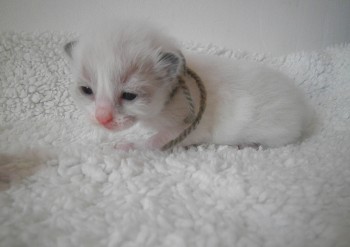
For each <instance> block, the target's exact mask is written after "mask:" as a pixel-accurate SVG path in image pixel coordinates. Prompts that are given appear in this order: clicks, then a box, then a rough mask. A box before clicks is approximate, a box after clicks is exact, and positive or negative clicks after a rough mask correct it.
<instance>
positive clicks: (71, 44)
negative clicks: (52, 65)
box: [64, 40, 77, 58]
mask: <svg viewBox="0 0 350 247" xmlns="http://www.w3.org/2000/svg"><path fill="white" fill-rule="evenodd" d="M76 44H77V41H76V40H73V41H70V42H68V43H67V44H65V45H64V51H65V52H66V54H67V55H68V56H69V57H70V58H73V57H72V51H73V48H74V46H75V45H76Z"/></svg>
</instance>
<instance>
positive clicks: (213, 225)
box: [0, 33, 350, 247]
mask: <svg viewBox="0 0 350 247" xmlns="http://www.w3.org/2000/svg"><path fill="white" fill-rule="evenodd" d="M73 36H74V35H68V34H58V33H41V34H34V33H29V34H28V33H27V34H25V33H2V34H1V35H0V181H1V191H0V246H4V247H8V246H152V247H153V246H176V247H180V246H236V247H240V246H242V247H243V246H247V247H253V246H266V247H270V246H273V247H282V246H283V247H287V246H290V247H313V246H314V247H316V246H317V247H328V246H329V247H331V246H339V247H340V246H341V247H348V246H350V45H342V46H337V47H331V48H328V49H325V50H323V51H318V52H301V53H295V54H290V55H288V56H284V57H271V56H268V55H259V54H250V53H246V52H233V51H230V50H227V49H221V48H218V47H215V46H214V45H208V46H201V45H197V44H193V43H184V44H183V46H184V47H185V48H187V49H189V50H193V51H198V52H203V53H210V54H214V55H219V56H227V57H231V58H232V59H236V60H255V61H258V62H260V63H264V64H267V65H269V66H271V67H274V68H277V69H279V70H281V71H283V72H285V73H287V74H288V75H289V76H290V77H292V78H293V79H294V80H295V83H296V84H297V85H298V87H300V88H302V90H303V91H304V92H305V94H306V96H307V97H308V98H309V100H310V102H311V104H312V105H313V107H314V109H315V111H316V113H317V117H318V123H317V126H316V127H317V128H316V130H315V132H314V133H313V134H312V135H311V137H309V138H307V139H306V140H304V141H302V142H301V143H297V144H293V145H288V146H285V147H281V148H275V149H266V150H263V149H260V150H255V149H252V148H245V149H243V150H238V149H237V148H235V147H230V146H214V145H206V146H198V147H191V148H189V149H187V150H185V149H182V148H178V149H176V150H174V152H172V153H170V152H161V151H137V150H136V151H131V152H128V153H124V152H121V151H118V150H115V149H114V148H113V146H114V145H115V144H116V143H118V140H121V139H122V138H134V137H135V135H138V130H139V127H138V126H136V127H135V128H133V129H132V130H130V131H126V132H122V133H117V134H115V133H114V134H113V133H109V132H107V131H105V130H102V129H99V128H96V127H94V126H91V125H90V124H89V123H88V122H87V121H86V120H85V119H84V118H83V117H82V116H81V113H80V112H79V111H78V110H77V109H76V107H75V106H74V103H73V101H72V99H71V97H70V95H69V90H68V88H69V85H70V84H71V83H72V78H71V74H70V73H71V72H70V69H69V66H68V63H69V61H68V59H67V58H66V57H65V55H64V52H63V48H62V47H63V45H64V44H65V42H66V41H68V40H70V38H72V37H73Z"/></svg>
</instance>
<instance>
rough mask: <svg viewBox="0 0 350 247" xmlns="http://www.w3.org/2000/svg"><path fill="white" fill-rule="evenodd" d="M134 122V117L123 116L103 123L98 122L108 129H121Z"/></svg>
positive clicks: (128, 126)
mask: <svg viewBox="0 0 350 247" xmlns="http://www.w3.org/2000/svg"><path fill="white" fill-rule="evenodd" d="M135 122H136V119H135V117H124V118H123V119H121V120H115V121H111V122H108V123H105V124H99V126H102V127H103V128H105V129H108V130H110V131H121V130H125V129H128V128H130V127H131V126H133V125H134V124H135Z"/></svg>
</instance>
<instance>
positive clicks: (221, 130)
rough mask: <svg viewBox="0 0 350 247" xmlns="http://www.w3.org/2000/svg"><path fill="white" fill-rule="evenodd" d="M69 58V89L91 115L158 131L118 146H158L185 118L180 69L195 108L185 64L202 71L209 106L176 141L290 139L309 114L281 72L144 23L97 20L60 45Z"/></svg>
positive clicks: (273, 143) (112, 126) (271, 142)
mask: <svg viewBox="0 0 350 247" xmlns="http://www.w3.org/2000/svg"><path fill="white" fill-rule="evenodd" d="M65 50H66V52H67V53H68V54H69V56H70V57H71V58H72V65H73V71H74V76H75V81H76V84H75V85H74V90H73V95H74V98H75V99H76V102H77V104H78V105H79V106H80V107H82V108H83V109H85V110H86V112H87V113H88V114H89V115H90V117H91V119H92V120H93V121H94V122H97V123H99V124H100V125H101V126H103V127H105V128H107V129H109V130H114V131H119V130H123V129H126V128H129V127H131V126H132V125H134V124H135V123H136V122H140V123H142V124H144V125H147V126H149V127H152V128H154V129H155V130H156V131H157V133H156V134H155V135H154V136H152V137H151V138H150V139H148V140H146V141H144V142H142V141H141V140H140V142H139V143H137V144H126V145H124V144H122V145H120V147H124V148H133V147H137V148H141V147H145V148H156V149H159V148H161V147H163V145H165V144H166V143H168V142H169V141H170V140H172V139H174V138H176V137H177V136H178V135H179V134H180V133H181V132H182V131H183V130H184V129H185V128H186V127H187V126H188V124H186V123H185V122H184V119H185V118H186V116H187V115H188V102H187V101H186V100H185V97H184V94H183V92H182V91H181V90H177V91H176V93H175V95H174V96H173V97H171V96H170V94H171V93H172V92H173V89H174V88H175V87H176V85H177V84H178V77H179V76H183V79H184V80H185V82H186V85H187V86H188V88H189V89H190V92H191V94H192V96H193V100H194V103H195V106H196V112H198V108H199V101H200V95H199V90H198V87H197V86H196V83H195V82H194V80H193V78H192V77H190V76H189V75H184V68H185V66H187V67H188V68H190V69H192V70H193V71H195V72H196V73H197V74H198V75H199V77H201V79H202V81H203V83H204V86H205V88H206V91H207V107H206V109H205V111H204V115H203V117H202V119H201V121H200V122H199V125H198V126H197V128H196V129H195V130H194V131H192V132H191V133H190V134H189V136H187V137H186V138H185V140H184V141H183V142H181V144H179V145H191V144H201V143H214V144H228V145H250V144H260V145H263V146H268V147H277V146H281V145H285V144H289V143H293V142H296V141H297V140H298V139H300V138H301V137H302V135H303V134H304V132H305V130H306V128H307V127H308V125H309V124H310V122H311V120H312V119H311V118H312V114H311V111H310V108H309V106H308V104H307V103H306V102H305V100H304V97H303V95H302V93H301V92H300V91H299V90H298V89H297V88H296V87H295V86H294V85H293V82H291V81H290V80H289V79H288V78H287V77H286V76H284V75H282V74H281V73H279V72H276V71H274V70H271V69H269V68H266V67H263V66H260V65H257V64H250V63H245V62H234V61H232V60H231V59H225V58H219V57H214V56H205V55H199V54H191V53H184V55H183V54H182V53H181V52H180V48H179V46H178V45H177V43H176V42H175V41H174V40H173V39H172V38H170V37H168V36H167V35H165V34H163V33H162V32H160V31H159V30H157V29H156V28H154V27H152V26H151V25H148V24H143V23H137V22H119V23H116V24H115V25H114V26H110V27H107V28H106V27H105V26H104V27H102V28H101V27H100V28H99V29H97V30H93V31H91V32H89V33H87V34H85V35H84V36H82V37H81V38H80V39H79V41H76V42H70V43H68V44H67V45H66V46H65Z"/></svg>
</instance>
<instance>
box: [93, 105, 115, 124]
mask: <svg viewBox="0 0 350 247" xmlns="http://www.w3.org/2000/svg"><path fill="white" fill-rule="evenodd" d="M95 117H96V119H97V121H98V122H99V123H100V124H102V125H106V124H108V123H110V122H112V121H113V113H112V111H111V110H110V109H108V108H98V109H96V112H95Z"/></svg>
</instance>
